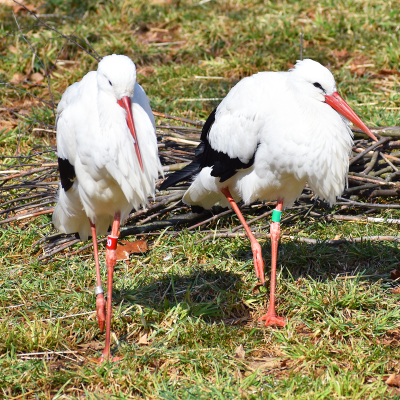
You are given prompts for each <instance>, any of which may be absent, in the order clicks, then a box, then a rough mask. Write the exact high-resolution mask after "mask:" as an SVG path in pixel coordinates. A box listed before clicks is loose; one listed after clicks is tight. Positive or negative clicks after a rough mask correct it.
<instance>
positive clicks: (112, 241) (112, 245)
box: [107, 235, 118, 250]
mask: <svg viewBox="0 0 400 400" xmlns="http://www.w3.org/2000/svg"><path fill="white" fill-rule="evenodd" d="M117 243H118V236H111V235H110V236H108V237H107V249H108V250H116V249H117Z"/></svg>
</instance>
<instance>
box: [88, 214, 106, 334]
mask: <svg viewBox="0 0 400 400" xmlns="http://www.w3.org/2000/svg"><path fill="white" fill-rule="evenodd" d="M89 222H90V228H91V230H92V240H93V251H94V262H95V263H96V288H95V289H94V293H95V295H96V309H97V322H98V324H99V328H100V332H101V333H103V331H104V325H105V322H106V301H105V299H104V291H103V286H102V284H101V276H100V263H99V250H98V247H97V235H96V226H95V224H93V223H92V221H90V219H89Z"/></svg>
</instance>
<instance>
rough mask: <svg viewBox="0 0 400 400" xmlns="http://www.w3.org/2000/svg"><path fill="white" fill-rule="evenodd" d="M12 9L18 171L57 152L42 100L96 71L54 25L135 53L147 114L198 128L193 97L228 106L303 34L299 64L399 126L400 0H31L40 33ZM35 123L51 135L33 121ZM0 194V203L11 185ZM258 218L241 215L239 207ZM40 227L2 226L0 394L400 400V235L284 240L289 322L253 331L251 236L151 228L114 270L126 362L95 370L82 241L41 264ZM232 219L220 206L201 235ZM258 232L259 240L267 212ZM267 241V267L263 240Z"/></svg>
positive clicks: (9, 157)
mask: <svg viewBox="0 0 400 400" xmlns="http://www.w3.org/2000/svg"><path fill="white" fill-rule="evenodd" d="M9 3H11V2H4V1H1V2H0V18H1V26H0V32H1V37H2V38H1V41H0V57H1V61H2V62H1V64H0V79H1V81H2V82H3V84H2V85H1V87H0V92H1V98H2V100H1V108H0V113H1V120H0V124H1V125H0V141H1V142H0V143H1V148H2V154H3V155H2V156H1V160H0V161H1V170H6V169H9V168H11V167H12V166H13V165H18V163H19V160H18V158H15V157H16V156H18V155H20V154H25V155H26V154H30V155H32V157H31V158H29V159H26V160H28V161H25V162H27V163H30V164H34V163H35V162H38V163H43V162H52V161H54V160H55V155H54V152H49V153H43V152H40V153H38V152H36V153H35V146H37V145H41V146H47V145H48V146H51V145H54V144H55V135H54V133H53V132H52V129H53V128H52V125H54V114H53V111H52V106H51V105H52V103H53V102H54V103H55V104H57V103H58V101H59V99H60V97H61V94H62V93H63V91H64V90H65V89H66V88H67V87H68V85H70V84H72V83H73V82H75V81H77V80H79V79H81V78H82V76H83V75H84V74H85V73H86V72H87V71H89V70H93V69H95V68H96V65H97V61H96V60H95V59H94V58H93V57H92V56H90V55H89V54H87V53H86V52H84V51H83V49H81V48H79V47H78V46H77V45H76V44H73V43H71V42H69V41H68V40H66V39H65V38H63V37H61V36H60V34H59V33H57V32H55V31H54V30H52V28H56V29H57V30H59V31H60V32H61V33H62V34H64V35H73V36H74V40H75V41H76V42H77V43H79V45H81V46H82V47H83V48H84V49H86V50H87V51H89V52H90V51H92V50H91V48H90V46H91V47H92V48H93V49H94V50H95V52H97V53H98V54H99V55H100V56H104V55H107V54H112V53H121V54H126V55H128V56H129V57H131V58H132V59H133V60H134V61H135V62H136V64H137V68H138V81H139V82H140V83H141V84H142V86H143V87H144V88H145V90H146V92H147V93H148V95H149V97H150V99H151V105H152V107H153V109H154V110H157V111H159V112H162V113H169V114H173V115H176V116H181V117H186V118H189V119H192V120H205V119H206V117H207V115H208V114H209V113H210V112H211V111H212V109H213V108H214V107H215V106H216V105H217V104H218V100H206V101H204V99H220V98H222V97H223V96H225V95H226V94H227V92H228V91H229V89H230V88H231V87H232V86H233V85H234V84H235V83H237V82H238V81H239V80H240V79H241V78H243V77H245V76H248V75H250V74H252V73H255V72H257V71H261V70H287V69H289V68H291V67H292V66H293V64H294V63H295V61H296V60H297V59H298V58H299V53H300V45H299V43H300V39H299V35H300V33H303V34H304V41H303V56H304V57H305V58H306V57H310V58H313V59H315V60H317V61H319V62H321V63H322V64H324V65H327V66H329V67H330V69H331V71H332V73H333V74H334V76H335V78H336V81H337V83H338V91H339V92H340V93H341V95H342V97H344V98H345V99H346V100H347V101H348V102H349V104H350V105H351V106H352V107H353V108H354V109H355V110H356V111H357V113H358V114H359V115H360V117H361V118H362V119H363V120H364V121H365V122H366V124H367V125H369V126H392V125H398V124H399V123H398V120H399V116H400V113H399V109H400V96H399V76H400V72H399V60H400V44H399V35H400V31H399V26H400V6H399V4H398V2H388V1H378V0H372V1H368V2H362V1H357V2H356V1H351V0H343V1H330V0H322V1H307V2H306V1H285V2H270V1H254V2H252V1H233V0H231V1H225V0H222V1H215V0H203V1H198V0H195V1H168V0H165V1H163V0H153V1H145V0H137V1H122V0H121V1H108V2H106V1H92V0H88V1H77V0H67V1H60V0H48V1H39V2H36V1H33V2H30V3H29V2H28V1H25V2H24V4H25V5H26V6H27V7H28V8H29V9H30V10H33V11H34V12H35V13H36V14H37V15H39V16H40V18H41V20H42V21H44V22H45V23H46V24H47V26H44V25H43V24H41V23H40V22H39V21H37V20H36V19H35V18H34V17H33V16H30V15H29V14H28V13H27V12H26V11H25V10H24V9H23V8H22V7H21V6H18V5H16V4H14V6H12V5H10V4H9ZM13 12H14V15H13ZM17 22H18V24H19V26H18V25H17ZM89 44H90V46H89ZM34 51H35V52H37V55H38V56H39V57H36V56H35V55H34ZM39 58H40V60H42V63H41V61H40V60H39ZM56 60H59V61H58V62H56ZM60 60H62V61H60ZM46 73H47V74H50V86H51V90H52V96H53V98H52V96H51V95H50V93H49V91H48V89H47V81H46V78H45V76H46ZM4 82H6V83H7V84H4ZM24 91H25V92H24ZM26 92H28V93H30V94H31V95H34V96H36V97H32V96H31V95H29V94H28V93H26ZM191 99H199V100H198V101H193V100H191ZM200 99H201V100H200ZM160 122H161V119H158V123H160ZM43 123H44V124H47V125H48V126H47V127H45V128H46V129H47V130H48V131H38V130H33V128H39V127H40V128H43V127H44V125H43ZM41 148H42V151H43V147H41ZM0 190H1V192H0V196H1V197H0V202H1V203H4V202H6V201H7V199H8V198H9V197H8V196H10V195H12V196H16V195H17V193H16V192H15V191H14V192H12V193H9V192H6V191H4V190H2V188H1V186H0ZM376 201H378V202H382V203H385V202H386V203H390V202H391V203H396V202H397V198H390V199H386V198H380V199H378V200H376ZM3 209H4V208H3ZM356 211H357V210H356ZM358 212H360V211H358ZM255 215H257V209H251V208H250V209H248V210H247V211H246V214H245V216H246V217H247V218H251V217H252V216H255ZM374 216H382V217H390V218H400V213H399V211H398V210H391V209H389V210H383V211H382V212H380V213H378V214H375V215H374ZM50 221H51V216H50V215H49V214H45V215H41V216H39V217H37V218H35V219H26V220H22V221H19V222H18V221H17V222H14V223H11V224H6V225H1V227H2V229H1V230H0V237H1V244H2V246H1V250H0V270H1V274H0V390H1V391H0V393H1V395H0V396H3V397H4V398H10V399H11V398H13V399H14V398H18V399H22V398H80V397H82V398H83V397H89V398H139V397H146V398H154V399H159V398H163V399H181V398H204V399H208V398H218V399H225V398H232V399H233V398H235V399H236V398H245V399H247V398H249V399H250V398H265V399H285V398H288V399H293V398H296V399H324V398H326V399H346V398H348V399H367V398H368V399H382V398H399V397H400V390H399V388H398V387H399V386H400V385H397V384H391V385H389V384H387V383H386V380H387V378H388V377H389V376H390V375H392V374H395V375H399V374H400V356H399V351H398V346H399V340H400V327H399V326H400V323H399V321H400V307H399V305H398V302H399V296H400V294H399V290H398V289H397V288H396V282H395V281H393V280H392V279H391V278H390V271H391V270H393V268H395V267H396V266H398V263H399V259H400V252H399V245H398V243H397V242H369V241H367V242H363V243H355V244H354V243H353V244H350V243H347V244H342V245H340V246H331V245H329V244H326V243H324V242H321V243H317V244H314V245H310V244H307V243H302V242H299V241H295V240H288V239H285V240H283V241H282V243H281V245H280V248H279V255H278V258H279V259H278V262H279V265H278V267H279V279H278V287H277V304H278V314H279V315H282V316H286V317H288V321H289V322H288V324H287V326H286V327H285V328H274V327H268V328H264V327H263V326H262V325H259V324H258V323H257V319H258V318H259V317H260V316H261V315H262V313H263V312H265V311H266V307H267V304H268V293H269V288H268V284H267V286H266V287H265V288H264V287H260V286H258V285H257V284H256V283H257V282H256V279H255V274H254V269H253V265H252V257H251V249H250V245H249V243H248V241H247V240H246V239H245V238H243V237H236V238H227V239H218V238H217V239H214V240H209V241H201V240H202V238H204V237H205V235H204V234H203V233H199V232H196V233H191V232H187V231H185V230H182V232H181V233H180V234H179V235H177V236H172V235H168V231H166V232H165V234H164V235H159V236H157V237H149V238H148V239H149V241H150V242H149V244H150V250H149V251H148V252H147V253H146V254H145V255H134V256H132V257H131V260H130V261H129V262H123V261H121V262H119V263H118V264H117V268H116V273H115V286H114V289H115V302H114V304H113V309H114V316H113V326H112V331H113V334H112V341H113V347H114V351H115V352H116V353H118V354H119V355H122V356H124V359H123V361H121V362H119V363H118V364H114V365H112V364H108V365H104V366H97V365H96V364H94V363H92V362H91V361H90V359H91V358H93V357H95V356H96V354H98V352H99V350H101V349H102V345H103V342H104V335H101V334H100V333H99V330H98V327H97V324H96V319H95V313H94V312H93V311H94V310H95V299H94V296H93V288H94V286H95V275H94V260H93V258H92V255H91V252H90V250H88V251H86V252H82V253H79V255H76V256H74V257H66V256H65V254H63V253H59V254H57V255H56V256H54V257H52V258H50V259H48V260H46V261H45V262H41V261H39V260H38V257H39V256H40V255H41V254H42V251H41V249H40V246H38V245H33V244H34V243H35V242H36V241H37V240H39V239H40V238H41V237H43V236H45V235H46V234H49V233H50V232H51V231H52V230H53V228H52V226H51V224H49V223H50ZM263 223H264V225H265V220H264V221H263ZM237 225H238V220H237V218H235V217H232V215H228V216H226V217H223V218H221V220H219V221H214V222H212V223H210V224H209V225H208V226H207V228H208V229H209V230H213V229H214V230H215V229H220V228H224V227H225V228H229V227H234V226H237ZM258 232H259V233H264V234H266V233H267V231H266V229H265V227H263V225H262V223H261V222H260V226H259V229H258ZM284 233H286V234H292V235H297V236H299V237H307V238H313V239H320V240H324V239H333V238H335V237H336V238H338V237H342V238H350V237H361V236H373V235H386V236H387V235H392V236H397V233H398V228H397V227H396V225H388V224H386V223H357V222H354V221H353V222H345V221H331V222H321V221H320V220H318V219H313V218H311V217H309V218H307V219H304V220H299V222H298V223H297V224H292V225H288V226H287V227H285V228H284ZM134 239H135V238H134V237H129V240H134ZM260 243H261V245H262V248H263V255H264V259H265V262H266V272H267V276H268V273H269V262H270V255H269V254H270V242H269V240H268V239H267V238H266V237H262V238H261V239H260ZM77 246H78V247H79V246H81V245H77ZM101 262H102V264H103V265H104V254H102V256H101ZM104 278H105V270H103V280H104ZM43 352H51V353H49V354H44V353H43ZM54 352H58V353H54ZM31 353H32V354H31ZM394 378H395V377H394ZM394 378H393V379H394ZM393 379H392V380H393Z"/></svg>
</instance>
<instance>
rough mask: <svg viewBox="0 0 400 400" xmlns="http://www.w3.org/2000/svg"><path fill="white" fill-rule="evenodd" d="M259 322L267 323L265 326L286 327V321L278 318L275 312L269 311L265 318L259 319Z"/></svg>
mask: <svg viewBox="0 0 400 400" xmlns="http://www.w3.org/2000/svg"><path fill="white" fill-rule="evenodd" d="M258 321H259V322H260V321H265V326H271V325H279V326H285V325H286V319H285V318H282V317H278V316H277V315H276V314H275V312H270V311H268V312H267V313H266V314H265V315H264V316H263V317H261V318H259V319H258Z"/></svg>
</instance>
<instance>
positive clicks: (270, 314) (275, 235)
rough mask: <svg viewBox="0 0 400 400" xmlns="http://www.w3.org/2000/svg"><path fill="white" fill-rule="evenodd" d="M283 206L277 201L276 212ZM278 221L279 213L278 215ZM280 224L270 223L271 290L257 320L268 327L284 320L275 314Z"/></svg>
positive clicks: (279, 323)
mask: <svg viewBox="0 0 400 400" xmlns="http://www.w3.org/2000/svg"><path fill="white" fill-rule="evenodd" d="M282 205H283V199H278V204H277V206H276V209H275V210H276V211H279V212H281V211H282ZM279 220H280V213H279ZM280 225H281V223H280V222H271V227H270V233H271V288H270V300H269V307H268V311H267V313H266V314H265V315H264V316H263V317H261V318H260V319H259V321H265V326H269V325H280V326H285V325H286V320H285V319H284V318H282V317H278V316H277V315H276V312H275V286H276V259H277V255H278V242H279V238H280V236H281V229H280Z"/></svg>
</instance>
